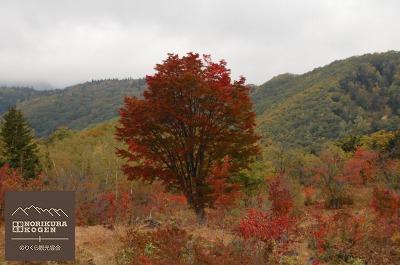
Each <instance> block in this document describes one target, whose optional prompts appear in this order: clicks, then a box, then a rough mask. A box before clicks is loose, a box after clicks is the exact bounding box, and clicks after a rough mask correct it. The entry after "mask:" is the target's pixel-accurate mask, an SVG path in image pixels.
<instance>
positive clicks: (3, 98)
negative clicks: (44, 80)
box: [0, 86, 54, 115]
mask: <svg viewBox="0 0 400 265" xmlns="http://www.w3.org/2000/svg"><path fill="white" fill-rule="evenodd" d="M52 93H54V91H43V90H42V91H40V90H35V89H33V88H30V87H7V86H4V87H0V115H1V114H2V113H3V112H5V111H7V109H8V108H9V107H10V106H12V105H15V104H17V103H18V102H21V101H24V100H28V99H32V98H34V97H38V96H44V95H50V94H52Z"/></svg>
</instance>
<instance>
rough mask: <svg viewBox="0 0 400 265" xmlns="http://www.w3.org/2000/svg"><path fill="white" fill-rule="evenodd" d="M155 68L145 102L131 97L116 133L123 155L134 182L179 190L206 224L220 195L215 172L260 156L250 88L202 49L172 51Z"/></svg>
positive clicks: (235, 169) (232, 171)
mask: <svg viewBox="0 0 400 265" xmlns="http://www.w3.org/2000/svg"><path fill="white" fill-rule="evenodd" d="M155 70H156V73H155V74H154V75H150V76H147V77H146V81H147V85H148V88H147V90H146V91H145V92H144V93H143V98H142V99H141V98H136V97H126V98H125V104H124V106H123V107H122V108H121V110H120V124H121V126H119V127H118V128H117V132H116V135H117V139H119V140H121V141H123V142H125V143H126V144H127V146H128V149H127V150H121V149H120V150H118V152H117V153H118V155H120V156H121V157H124V158H126V159H128V163H127V164H126V165H125V166H124V168H123V170H124V172H125V174H126V175H127V176H128V177H129V179H139V178H141V179H145V180H150V181H152V180H154V179H157V178H158V179H161V180H162V181H163V182H164V183H165V184H166V185H167V187H174V188H179V189H180V190H182V192H183V194H184V195H185V197H186V198H187V201H188V203H189V205H190V206H191V207H192V208H193V209H194V210H195V212H196V214H197V217H198V220H199V221H200V222H203V221H205V212H204V209H205V207H208V206H212V204H213V200H214V199H215V196H208V195H209V194H212V193H213V187H212V185H211V184H210V179H212V178H210V171H211V170H212V169H213V168H216V167H218V166H219V165H222V164H223V162H224V158H225V157H229V159H230V162H231V166H230V175H233V174H235V173H237V172H239V171H240V170H242V169H243V168H246V167H247V166H248V165H249V163H250V162H251V161H252V160H253V158H254V156H255V155H256V154H257V153H258V146H257V142H258V136H257V135H256V134H255V132H254V129H255V113H254V112H253V110H252V103H251V100H250V98H249V88H248V87H247V86H246V85H245V79H244V78H243V77H241V78H240V79H239V80H238V81H232V80H231V77H230V70H229V69H227V68H226V62H225V61H220V62H218V63H216V62H213V61H212V60H211V58H210V56H203V58H201V57H200V56H199V54H196V53H188V54H187V55H186V56H183V57H179V56H178V55H175V54H169V55H168V58H167V59H166V60H165V61H164V62H163V63H162V64H157V65H156V67H155Z"/></svg>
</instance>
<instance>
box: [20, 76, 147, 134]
mask: <svg viewBox="0 0 400 265" xmlns="http://www.w3.org/2000/svg"><path fill="white" fill-rule="evenodd" d="M144 87H145V82H144V80H143V79H123V80H117V79H111V80H100V81H92V82H86V83H83V84H78V85H75V86H71V87H67V88H65V89H63V90H53V91H51V92H47V93H48V94H46V95H44V96H41V97H35V98H32V99H30V100H26V101H23V102H21V103H19V104H17V106H18V108H20V109H21V110H22V112H23V113H24V115H25V116H26V118H27V119H28V121H29V123H30V124H31V126H32V127H33V128H34V129H35V132H36V135H37V136H47V135H49V134H51V133H52V132H53V131H54V130H55V129H56V128H57V127H60V126H67V127H69V128H72V129H83V128H85V127H87V126H89V125H91V124H95V123H98V122H102V121H106V120H109V119H111V118H113V117H115V116H117V114H118V112H117V111H118V108H119V107H120V106H121V104H122V101H123V98H124V96H126V95H140V94H141V93H142V91H143V89H144Z"/></svg>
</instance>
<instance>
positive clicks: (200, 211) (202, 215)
mask: <svg viewBox="0 0 400 265" xmlns="http://www.w3.org/2000/svg"><path fill="white" fill-rule="evenodd" d="M195 212H196V218H197V223H198V224H200V225H205V224H207V217H206V212H205V211H204V208H196V209H195Z"/></svg>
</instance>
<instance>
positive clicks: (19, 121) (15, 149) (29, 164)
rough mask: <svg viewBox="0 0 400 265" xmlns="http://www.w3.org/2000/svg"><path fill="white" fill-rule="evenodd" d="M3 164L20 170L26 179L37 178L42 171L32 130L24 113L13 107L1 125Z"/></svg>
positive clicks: (0, 139) (0, 138)
mask: <svg viewBox="0 0 400 265" xmlns="http://www.w3.org/2000/svg"><path fill="white" fill-rule="evenodd" d="M0 141H1V142H2V144H1V145H2V156H3V159H4V161H3V163H6V164H8V165H9V166H10V167H11V168H14V169H18V170H19V171H20V173H21V175H22V176H23V177H24V178H25V179H29V178H35V177H37V176H38V174H39V173H40V170H41V166H40V162H39V158H38V150H37V145H36V143H35V139H34V136H33V132H32V129H31V128H30V127H29V125H28V123H27V122H26V120H25V118H24V116H23V114H22V112H21V111H20V110H17V109H16V108H15V107H11V108H10V109H9V111H8V112H7V113H6V114H5V115H4V116H3V120H2V122H1V125H0Z"/></svg>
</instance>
